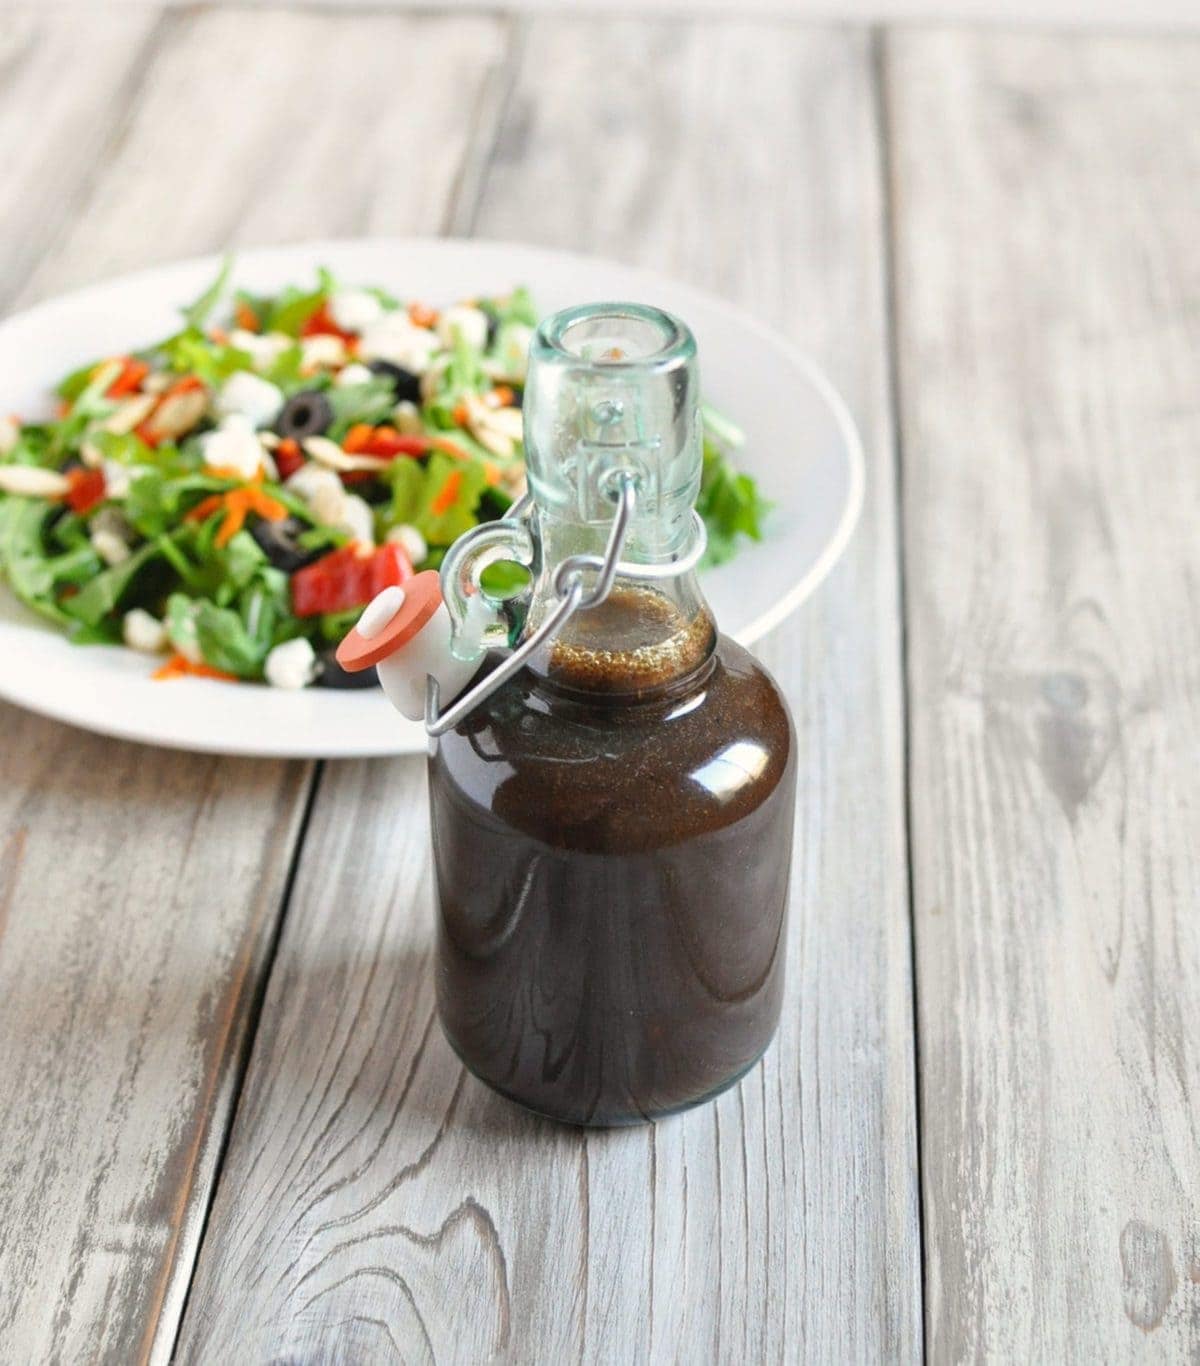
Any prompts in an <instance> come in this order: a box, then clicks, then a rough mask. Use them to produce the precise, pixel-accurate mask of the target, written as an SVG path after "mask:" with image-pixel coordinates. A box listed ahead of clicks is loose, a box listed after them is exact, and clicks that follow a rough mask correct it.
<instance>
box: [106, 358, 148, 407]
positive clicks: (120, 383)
mask: <svg viewBox="0 0 1200 1366" xmlns="http://www.w3.org/2000/svg"><path fill="white" fill-rule="evenodd" d="M149 373H150V367H149V366H148V365H147V364H146V362H145V361H144V360H134V358H133V357H132V356H125V357H124V358H123V359H122V361H121V373H120V374H119V375H118V376H117V377H116V379H114V380H113V382H112V383H111V384H110V385H109V386H108V388H107V389H106V390H105V391H104V393H105V396H106V397H107V398H125V397H126V396H127V395H129V394H136V393H137V391H138V390H139V389H140V388H141V387H142V380H144V379H145V378H146V376H147V375H148V374H149Z"/></svg>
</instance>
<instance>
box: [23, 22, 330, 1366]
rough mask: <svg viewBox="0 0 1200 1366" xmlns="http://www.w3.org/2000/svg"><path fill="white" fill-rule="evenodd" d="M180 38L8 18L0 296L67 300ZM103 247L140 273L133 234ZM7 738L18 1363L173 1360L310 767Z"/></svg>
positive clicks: (48, 736)
mask: <svg viewBox="0 0 1200 1366" xmlns="http://www.w3.org/2000/svg"><path fill="white" fill-rule="evenodd" d="M158 32H159V29H158V26H157V24H156V22H155V16H154V15H153V14H152V13H149V12H136V13H135V12H130V13H127V14H123V15H121V16H120V17H119V18H118V17H111V16H110V17H106V16H104V15H101V14H95V15H84V14H78V13H76V14H66V13H56V14H52V15H41V16H37V17H35V16H34V15H33V14H32V13H31V12H29V11H23V12H21V13H18V14H5V15H3V16H0V53H2V54H3V55H2V57H0V61H2V62H3V64H4V69H5V75H6V79H5V81H4V82H3V84H2V85H0V145H2V146H3V147H4V149H5V150H4V154H3V155H4V161H5V168H6V171H7V174H6V175H5V176H3V177H0V206H2V207H0V262H2V264H0V296H2V297H4V298H6V299H12V298H16V297H30V291H29V289H28V287H27V276H28V271H29V267H30V265H31V263H32V261H33V260H35V259H40V260H42V261H43V262H44V265H43V269H42V273H41V279H42V281H43V283H44V286H45V287H46V288H55V287H57V284H58V283H59V281H60V279H61V278H62V277H61V275H59V274H57V273H56V267H55V264H54V262H55V260H56V255H55V250H56V246H57V244H58V243H59V241H60V240H61V238H62V236H63V234H64V230H65V229H66V228H67V225H68V224H69V223H70V222H71V220H72V219H73V218H74V216H75V214H77V213H86V210H87V205H88V203H89V202H90V198H91V194H92V191H93V189H94V175H95V172H96V168H97V165H98V164H103V163H104V162H105V159H106V157H107V156H108V155H109V154H110V153H111V151H112V148H113V146H114V140H115V139H116V137H117V135H118V132H119V128H120V124H121V121H122V119H123V118H124V117H125V116H126V113H127V111H128V109H129V108H130V105H131V99H132V96H131V94H130V89H129V87H130V85H131V83H133V84H136V80H137V77H136V75H135V73H136V72H137V71H138V69H139V66H140V64H141V63H143V62H144V61H146V60H147V58H148V56H149V54H150V53H151V52H152V51H153V48H154V44H155V41H156V39H157V36H158ZM64 69H70V70H71V72H72V73H73V74H72V79H70V80H67V81H64V80H63V79H62V72H63V70H64ZM97 107H99V108H103V109H105V110H107V111H109V118H108V119H103V120H100V119H97V118H96V109H97ZM35 115H36V116H35ZM104 230H105V231H106V232H108V233H111V234H112V240H113V241H114V242H117V243H120V242H122V241H123V242H124V251H125V258H124V264H127V265H133V264H135V263H136V260H137V252H138V242H139V238H138V231H137V224H136V222H132V221H131V220H130V219H129V218H128V217H127V216H121V215H119V214H118V215H115V216H114V217H113V218H112V219H111V220H110V221H109V222H108V223H107V224H106V225H105V229H104ZM0 737H2V739H0V1359H2V1360H4V1361H11V1362H33V1361H48V1360H72V1359H78V1358H80V1357H81V1356H82V1355H84V1354H85V1353H87V1352H88V1351H90V1350H91V1347H90V1346H89V1344H96V1349H97V1350H102V1351H104V1352H105V1353H106V1354H108V1356H109V1357H110V1358H111V1359H112V1360H123V1361H132V1360H136V1359H138V1358H141V1357H145V1356H147V1355H151V1354H153V1355H156V1356H158V1357H159V1358H160V1359H161V1358H162V1357H163V1356H164V1354H165V1350H168V1349H169V1347H170V1343H171V1339H172V1337H173V1333H174V1326H173V1325H174V1323H175V1322H176V1321H177V1320H178V1317H179V1314H180V1312H181V1310H182V1307H183V1296H184V1292H185V1291H186V1288H187V1284H188V1279H189V1276H190V1269H191V1264H192V1261H193V1259H194V1257H195V1252H196V1247H197V1245H198V1242H199V1232H200V1222H201V1219H202V1217H203V1213H204V1210H205V1207H206V1200H207V1192H208V1189H209V1186H210V1183H211V1180H212V1177H213V1174H214V1172H215V1170H216V1167H217V1162H218V1157H219V1151H220V1146H221V1142H222V1140H223V1136H224V1132H225V1126H226V1123H227V1121H228V1117H229V1115H230V1113H231V1109H232V1101H233V1097H234V1093H235V1088H236V1083H237V1079H238V1075H239V1071H240V1062H241V1058H242V1053H243V1047H244V1041H245V1032H246V1027H247V1022H248V1019H249V1017H250V1014H251V1009H252V1006H253V1002H254V998H255V993H256V990H257V988H258V985H259V981H260V977H261V972H262V969H263V966H264V962H265V959H266V956H267V950H268V947H269V944H270V941H271V936H272V931H273V926H274V923H275V918H276V915H277V912H278V908H279V904H280V901H281V899H282V895H283V888H284V880H285V875H286V872H287V868H288V863H289V858H290V852H291V848H292V845H293V843H294V838H295V833H296V829H297V826H298V823H299V818H300V814H301V810H302V806H303V799H304V789H305V779H306V770H305V769H304V768H301V767H294V766H287V765H284V764H279V763H269V764H251V763H244V762H235V761H222V760H216V759H211V758H199V757H194V756H181V755H174V754H167V753H159V752H155V751H152V750H148V749H143V748H141V747H138V746H132V745H123V744H118V743H116V742H114V741H110V740H105V739H101V738H99V737H95V736H89V735H85V734H84V733H82V732H80V731H75V730H71V729H68V728H66V727H64V726H59V725H56V724H53V723H51V722H48V721H43V720H41V719H39V718H36V717H32V716H29V715H27V714H25V713H22V712H18V711H17V710H16V709H14V708H12V707H9V706H0ZM164 1323H165V1324H167V1325H168V1328H167V1332H166V1339H165V1343H164V1341H163V1339H162V1338H161V1337H160V1326H161V1325H162V1324H164Z"/></svg>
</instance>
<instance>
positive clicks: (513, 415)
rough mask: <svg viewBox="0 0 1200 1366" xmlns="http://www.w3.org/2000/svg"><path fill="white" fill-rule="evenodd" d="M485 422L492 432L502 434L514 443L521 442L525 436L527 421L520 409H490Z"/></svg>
mask: <svg viewBox="0 0 1200 1366" xmlns="http://www.w3.org/2000/svg"><path fill="white" fill-rule="evenodd" d="M483 420H484V422H485V423H486V425H487V426H489V427H490V428H491V429H492V431H494V432H502V433H503V434H504V435H505V436H510V437H512V439H513V440H514V441H520V440H522V439H523V438H524V436H525V420H524V418H523V417H522V416H521V410H520V408H489V409H488V414H487V417H485V418H484V419H483Z"/></svg>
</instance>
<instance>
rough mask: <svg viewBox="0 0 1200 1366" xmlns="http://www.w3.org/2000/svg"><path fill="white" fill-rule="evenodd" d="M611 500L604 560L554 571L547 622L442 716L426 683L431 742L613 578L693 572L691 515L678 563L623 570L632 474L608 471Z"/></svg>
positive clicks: (698, 548)
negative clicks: (588, 581) (590, 579)
mask: <svg viewBox="0 0 1200 1366" xmlns="http://www.w3.org/2000/svg"><path fill="white" fill-rule="evenodd" d="M606 482H607V483H608V484H609V486H610V487H609V489H608V490H607V491H608V492H609V495H610V497H612V499H613V501H614V502H615V503H616V508H617V510H616V512H615V513H614V514H613V520H612V526H611V528H610V529H609V533H608V541H607V543H606V545H605V547H604V554H603V555H568V556H567V558H566V559H565V560H563V561H562V562H561V563H560V564H559V566H558V568H557V569H555V571H554V577H553V579H552V581H551V583H552V586H553V588H554V592H555V595H556V596H557V598H558V602H557V603H556V604H555V606H554V608H553V609H552V610H551V611H550V612H549V614H548V615H547V616H546V618H545V620H544V621H543V622H542V624H541V625H540V626H539V627H538V628H537V630H536V631H534V633H533V634H532V635H531V636H530V637H529V639H528V640H525V641H522V643H521V644H520V645H518V646H517V648H516V649H515V650H514V651H513V652H512V654H510V655H509V656H508V657H507V658H506V659H505V660H504V661H503V662H502V663H501V664H499V665H498V666H497V667H496V668H495V669H493V670H492V672H491V673H490V674H488V676H487V677H486V678H485V679H483V680H481V681H480V682H479V683H477V684H476V685H475V687H473V688H468V689H467V691H466V692H465V693H463V695H462V696H461V697H459V698H458V700H457V701H456V702H455V703H454V704H453V705H452V706H450V707H448V708H447V709H446V710H445V711H441V710H440V709H439V697H438V693H439V688H438V681H437V679H436V678H434V677H433V675H432V674H429V675H427V676H426V680H425V731H426V733H427V734H428V735H429V736H430V737H431V738H433V739H436V738H437V737H438V736H440V735H445V733H446V732H447V731H448V730H453V729H454V727H455V726H457V725H458V724H459V722H460V721H462V720H463V719H464V718H465V717H466V716H468V715H470V713H471V712H472V711H474V709H475V708H476V707H477V706H479V704H480V703H481V702H484V701H486V700H487V699H488V698H489V697H491V695H492V694H493V693H494V692H495V691H496V690H497V689H498V688H500V687H501V686H502V685H503V684H505V683H507V682H508V680H509V679H510V678H512V677H513V676H514V675H515V674H518V673H520V671H521V670H522V669H523V668H524V667H525V663H526V661H527V660H528V659H529V658H530V657H531V656H532V655H534V654H536V653H537V652H538V650H540V649H541V647H542V646H543V645H545V644H546V643H547V642H548V641H550V640H553V639H554V637H555V636H557V635H558V634H559V632H560V631H561V630H562V629H563V627H564V626H566V624H567V622H569V621H570V620H571V618H572V617H573V616H574V615H575V613H576V612H579V611H583V610H586V609H588V608H591V607H598V606H599V605H600V604H601V603H602V602H604V600H605V599H606V598H607V597H608V595H609V594H610V593H611V592H612V589H613V584H614V583H615V582H616V580H617V576H618V575H621V576H623V577H626V578H634V579H661V578H670V577H673V576H674V575H676V574H681V573H683V572H684V571H686V570H688V569H692V568H694V567H695V566H696V565H697V564H698V563H699V561H700V558H701V556H702V555H703V554H704V547H705V545H706V543H707V539H708V538H707V533H706V530H705V526H704V520H703V518H702V517H701V516H700V514H699V513H698V512H695V511H693V512H692V538H691V544H690V545H689V547H688V550H687V553H686V554H685V555H683V556H682V557H681V558H680V559H678V560H671V561H670V562H669V563H666V564H628V563H626V562H625V561H623V560H622V559H621V552H622V550H624V548H625V538H626V536H627V535H628V533H629V523H630V521H631V520H632V518H633V513H634V509H635V508H636V506H637V476H636V474H634V473H633V471H632V470H628V469H616V470H610V471H609V472H608V474H607V476H606ZM531 502H532V500H531V498H530V496H529V495H528V494H526V495H525V497H524V498H522V499H521V501H520V502H519V503H516V504H514V506H513V507H512V508H510V509H509V511H508V513H507V517H508V518H511V519H518V518H521V517H524V516H525V515H526V514H527V513H528V510H529V507H530V505H531ZM588 573H594V574H595V575H596V581H595V583H593V584H592V586H591V588H590V589H585V588H584V575H585V574H588Z"/></svg>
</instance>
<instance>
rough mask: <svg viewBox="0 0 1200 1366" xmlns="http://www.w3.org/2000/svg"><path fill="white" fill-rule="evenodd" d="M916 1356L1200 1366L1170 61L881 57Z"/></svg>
mask: <svg viewBox="0 0 1200 1366" xmlns="http://www.w3.org/2000/svg"><path fill="white" fill-rule="evenodd" d="M889 54H890V59H891V60H890V61H889V63H888V104H889V110H890V115H891V128H892V135H893V143H892V146H893V168H894V180H895V187H896V192H897V203H896V224H897V239H896V267H897V280H896V299H897V310H898V330H899V357H900V374H901V395H900V398H901V402H900V408H901V412H902V414H903V451H904V469H905V506H904V514H905V543H906V557H905V565H906V582H907V586H908V595H907V596H908V633H909V666H910V677H909V683H910V699H911V702H910V706H911V713H910V714H911V726H912V729H911V759H912V767H911V773H910V792H911V803H912V818H913V823H912V848H913V879H914V888H915V926H916V943H917V950H918V969H917V984H918V996H917V999H918V1004H919V1009H920V1068H921V1097H922V1136H923V1170H924V1178H925V1212H926V1247H927V1267H928V1273H927V1299H926V1313H927V1320H928V1325H929V1345H930V1348H931V1355H932V1357H933V1359H934V1360H937V1361H961V1360H968V1359H980V1358H982V1357H984V1356H989V1357H992V1358H996V1359H1004V1360H1035V1359H1036V1360H1065V1359H1068V1358H1070V1359H1072V1360H1078V1361H1099V1360H1106V1361H1113V1360H1129V1359H1132V1358H1134V1357H1138V1358H1143V1357H1144V1358H1146V1359H1157V1360H1172V1361H1184V1360H1192V1361H1195V1360H1197V1359H1200V1141H1198V1137H1200V1136H1198V1132H1197V1131H1198V1128H1200V1052H1198V1040H1200V991H1198V985H1200V978H1198V970H1200V918H1198V916H1197V911H1198V910H1200V764H1198V762H1197V761H1198V760H1200V711H1198V709H1197V700H1198V698H1200V673H1198V672H1197V662H1198V661H1200V588H1198V583H1197V572H1196V566H1197V516H1198V514H1200V458H1198V457H1200V195H1198V194H1197V185H1200V138H1198V137H1197V130H1198V129H1200V44H1197V43H1195V42H1186V41H1176V42H1172V43H1150V42H1145V41H1131V40H1123V41H1116V40H1113V39H1101V38H1089V39H1086V40H1082V39H1081V40H1077V41H1073V42H1065V41H1063V40H1062V39H1059V38H1052V37H1046V36H1037V37H1020V38H1016V37H1003V36H998V35H987V36H984V35H971V36H968V35H961V34H959V35H952V34H934V35H916V34H914V35H903V36H898V37H896V38H894V39H893V40H892V42H891V43H890V44H889Z"/></svg>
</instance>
